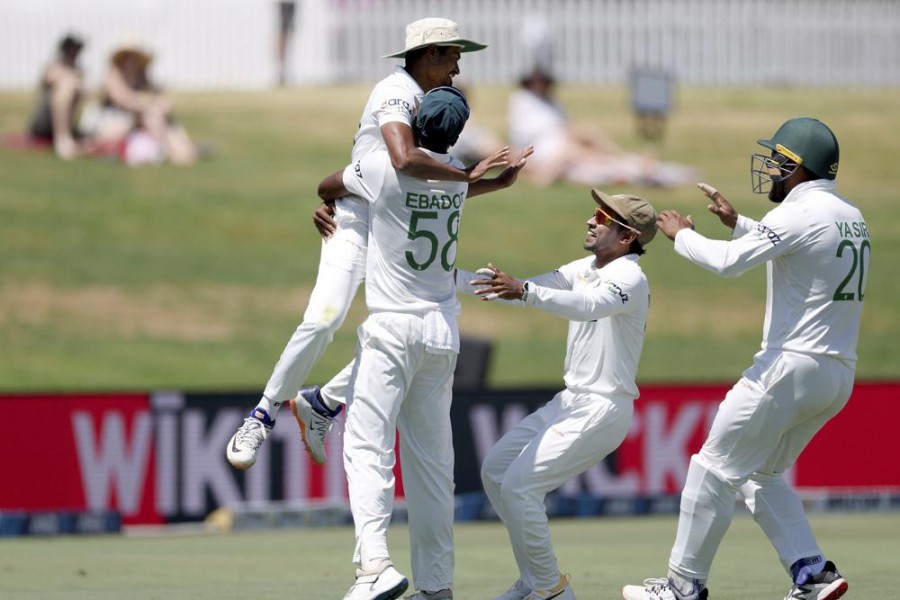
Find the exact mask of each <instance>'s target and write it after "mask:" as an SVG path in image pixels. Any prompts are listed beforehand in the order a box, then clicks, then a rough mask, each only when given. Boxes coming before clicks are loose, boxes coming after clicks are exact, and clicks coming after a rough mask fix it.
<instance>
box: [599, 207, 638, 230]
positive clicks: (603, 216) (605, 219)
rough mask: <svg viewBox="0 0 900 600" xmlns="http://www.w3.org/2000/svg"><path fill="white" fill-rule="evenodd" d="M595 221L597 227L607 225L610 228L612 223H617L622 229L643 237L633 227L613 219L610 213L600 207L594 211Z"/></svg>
mask: <svg viewBox="0 0 900 600" xmlns="http://www.w3.org/2000/svg"><path fill="white" fill-rule="evenodd" d="M594 220H595V221H597V225H607V226H608V225H609V224H610V223H615V224H616V225H619V226H620V227H624V228H625V229H627V230H628V231H633V232H634V233H636V234H637V235H641V232H640V231H638V230H637V229H635V228H634V227H632V226H631V225H628V224H626V223H623V222H622V221H619V220H618V219H614V218H613V217H612V215H610V214H609V213H608V212H606V211H605V210H603V209H602V208H600V207H599V206H598V207H597V208H595V209H594Z"/></svg>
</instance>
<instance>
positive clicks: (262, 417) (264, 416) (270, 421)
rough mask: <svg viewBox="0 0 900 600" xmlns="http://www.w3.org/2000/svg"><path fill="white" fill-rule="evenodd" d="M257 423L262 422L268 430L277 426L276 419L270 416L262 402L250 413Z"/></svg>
mask: <svg viewBox="0 0 900 600" xmlns="http://www.w3.org/2000/svg"><path fill="white" fill-rule="evenodd" d="M249 416H251V417H253V418H254V419H256V420H257V421H262V424H263V425H265V426H266V427H267V428H269V429H271V428H272V427H273V426H274V425H275V418H274V417H272V416H270V415H269V411H268V410H266V409H265V407H264V406H263V403H262V402H260V403H259V404H258V405H257V406H256V408H254V409H253V410H251V411H250V415H249Z"/></svg>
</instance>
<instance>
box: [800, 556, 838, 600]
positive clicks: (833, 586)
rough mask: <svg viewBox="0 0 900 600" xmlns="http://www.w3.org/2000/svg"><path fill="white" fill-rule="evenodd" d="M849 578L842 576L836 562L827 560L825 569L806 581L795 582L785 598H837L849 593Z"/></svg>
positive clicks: (819, 599) (803, 599) (834, 599)
mask: <svg viewBox="0 0 900 600" xmlns="http://www.w3.org/2000/svg"><path fill="white" fill-rule="evenodd" d="M848 587H849V586H848V585H847V580H846V579H844V578H843V577H841V574H840V573H838V570H837V567H835V566H834V563H833V562H831V561H830V560H829V561H826V562H825V569H824V570H823V571H822V572H821V573H819V574H818V575H813V576H811V577H810V578H809V580H807V581H806V582H805V583H802V584H799V583H795V584H794V585H793V587H791V591H789V592H788V595H787V596H785V597H784V600H837V599H838V598H840V597H841V596H843V595H844V594H846V593H847V588H848Z"/></svg>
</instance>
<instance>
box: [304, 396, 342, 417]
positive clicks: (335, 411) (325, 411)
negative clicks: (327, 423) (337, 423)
mask: <svg viewBox="0 0 900 600" xmlns="http://www.w3.org/2000/svg"><path fill="white" fill-rule="evenodd" d="M304 398H306V399H307V400H308V401H309V405H310V406H312V409H313V410H314V411H316V412H317V413H319V414H320V415H323V416H326V417H328V418H329V419H333V418H335V417H336V416H338V415H339V414H341V411H342V410H344V405H343V404H338V405H337V407H336V408H333V405H334V403H326V401H325V399H324V398H323V397H322V390H317V391H316V393H315V394H314V395H313V396H312V397H310V396H304Z"/></svg>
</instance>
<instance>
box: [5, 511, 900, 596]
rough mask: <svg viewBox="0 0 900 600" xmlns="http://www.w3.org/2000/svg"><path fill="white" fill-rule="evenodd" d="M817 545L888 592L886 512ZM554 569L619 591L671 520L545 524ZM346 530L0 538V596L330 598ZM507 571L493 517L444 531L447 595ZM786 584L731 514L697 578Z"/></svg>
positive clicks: (649, 571)
mask: <svg viewBox="0 0 900 600" xmlns="http://www.w3.org/2000/svg"><path fill="white" fill-rule="evenodd" d="M812 524H813V527H814V529H815V531H816V533H817V536H818V538H819V542H820V544H821V545H822V547H823V550H824V551H825V552H826V554H827V555H828V557H829V558H830V559H831V560H834V561H835V563H836V564H837V565H838V567H839V569H840V570H841V572H842V573H843V575H844V576H845V577H846V578H847V580H848V582H849V583H850V592H849V593H848V597H852V598H860V599H867V600H871V599H875V598H896V597H897V594H896V592H895V589H894V586H895V585H896V558H897V548H898V546H900V515H898V514H890V513H889V514H884V513H881V514H865V515H860V514H827V515H815V516H814V517H813V518H812ZM551 529H552V531H553V537H554V545H555V547H556V550H557V555H558V558H559V561H560V565H561V568H562V569H563V570H564V571H565V572H567V573H569V574H571V576H572V582H573V586H574V590H575V592H576V594H577V595H578V597H579V598H583V599H586V600H587V599H590V600H597V599H602V598H619V597H620V594H619V589H620V588H621V586H622V585H625V584H628V583H640V582H641V581H642V580H643V579H644V578H645V577H654V576H661V575H664V573H665V569H666V561H667V559H668V554H669V549H670V547H671V544H672V539H673V537H674V531H675V519H674V518H673V517H647V518H605V519H589V520H586V519H577V520H564V519H559V520H555V521H551ZM406 535H407V534H406V529H405V527H404V526H402V525H397V526H394V527H392V528H391V532H390V545H391V551H392V555H393V559H394V561H395V564H396V565H397V567H398V569H399V570H400V571H401V572H403V573H405V574H409V573H410V568H409V554H408V549H409V544H408V542H407V539H406ZM352 548H353V530H352V528H350V527H340V528H327V529H324V528H323V529H306V530H290V531H284V530H281V531H269V532H254V533H239V534H216V535H191V536H178V535H170V536H164V537H152V538H146V537H104V538H55V539H27V540H3V541H0V597H3V598H8V599H10V600H12V599H26V598H27V599H31V598H41V599H44V598H67V599H69V598H90V599H107V598H109V599H111V598H117V599H118V598H129V599H135V600H139V599H150V598H171V599H175V598H190V599H192V600H194V599H197V600H199V599H202V598H210V599H212V598H215V599H221V598H297V599H301V600H320V599H322V600H325V599H328V600H334V599H335V598H340V597H342V596H343V594H344V592H345V591H346V589H347V587H349V585H350V583H352V578H353V567H352V565H350V563H349V560H350V558H349V557H350V554H351V552H352ZM516 577H517V571H516V568H515V563H514V561H513V558H512V553H511V551H510V549H509V543H508V538H507V537H506V532H505V530H504V529H503V528H502V526H501V525H500V524H499V523H478V524H471V523H467V524H461V525H458V526H457V528H456V578H455V591H456V593H455V596H456V598H458V599H459V600H484V599H486V598H491V597H493V596H495V595H497V594H499V593H501V592H503V591H505V589H506V588H507V587H508V586H509V584H511V583H512V582H513V581H514V580H515V578H516ZM789 584H790V582H789V579H788V578H787V576H786V575H785V574H784V571H783V570H782V569H781V566H780V564H779V562H778V559H777V556H776V555H775V553H774V551H773V550H772V548H771V546H769V543H768V541H767V540H766V539H765V537H764V536H763V535H762V532H761V531H760V530H759V528H758V527H757V526H756V524H755V523H754V522H753V521H752V519H750V518H749V516H747V515H745V514H739V515H738V516H737V517H736V518H735V520H734V522H733V524H732V526H731V529H730V530H729V532H728V534H727V535H726V537H725V541H724V542H723V544H722V546H721V548H720V551H719V554H718V556H717V557H716V561H715V563H714V565H713V573H712V577H711V579H710V582H709V586H710V591H711V594H710V598H712V599H714V600H721V599H727V600H758V599H760V598H769V599H775V598H783V597H784V594H785V593H786V592H787V590H788V588H789V587H790V585H789Z"/></svg>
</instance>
